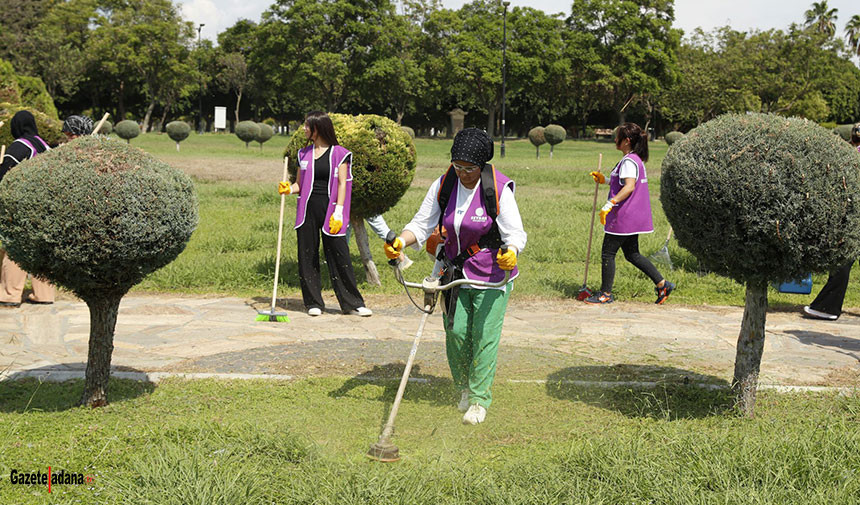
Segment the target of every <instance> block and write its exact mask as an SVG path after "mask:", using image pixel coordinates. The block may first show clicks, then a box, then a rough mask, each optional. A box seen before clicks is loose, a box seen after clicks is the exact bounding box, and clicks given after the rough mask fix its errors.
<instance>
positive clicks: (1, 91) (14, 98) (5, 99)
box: [0, 58, 21, 103]
mask: <svg viewBox="0 0 860 505" xmlns="http://www.w3.org/2000/svg"><path fill="white" fill-rule="evenodd" d="M0 103H21V91H20V90H19V89H18V79H17V75H16V74H15V69H14V68H12V64H11V63H9V62H8V61H5V60H3V59H2V58H0Z"/></svg>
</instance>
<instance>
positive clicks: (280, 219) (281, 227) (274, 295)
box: [272, 156, 290, 313]
mask: <svg viewBox="0 0 860 505" xmlns="http://www.w3.org/2000/svg"><path fill="white" fill-rule="evenodd" d="M289 161H290V159H289V158H288V157H286V156H284V176H283V177H281V180H282V181H286V180H287V175H288V174H287V166H288V164H289ZM286 202H287V195H281V215H280V217H278V251H277V253H275V283H274V284H275V285H274V287H273V288H272V313H274V312H275V300H276V299H277V296H278V275H280V272H281V239H282V238H283V236H284V204H285V203H286Z"/></svg>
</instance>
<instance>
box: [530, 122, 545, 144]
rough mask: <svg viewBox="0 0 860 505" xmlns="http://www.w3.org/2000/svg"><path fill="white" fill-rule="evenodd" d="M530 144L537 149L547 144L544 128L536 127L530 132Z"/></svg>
mask: <svg viewBox="0 0 860 505" xmlns="http://www.w3.org/2000/svg"><path fill="white" fill-rule="evenodd" d="M528 136H529V142H531V143H532V145H533V146H535V147H540V146H542V145H544V144H546V137H545V136H544V127H543V126H535V127H534V128H532V129H531V130H529V135H528Z"/></svg>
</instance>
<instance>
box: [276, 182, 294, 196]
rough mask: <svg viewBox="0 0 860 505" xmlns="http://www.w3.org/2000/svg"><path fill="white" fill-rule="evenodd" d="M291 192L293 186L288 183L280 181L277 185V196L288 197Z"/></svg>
mask: <svg viewBox="0 0 860 505" xmlns="http://www.w3.org/2000/svg"><path fill="white" fill-rule="evenodd" d="M292 192H293V185H292V184H290V181H281V182H279V183H278V194H279V195H289V194H290V193H292Z"/></svg>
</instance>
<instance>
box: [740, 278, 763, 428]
mask: <svg viewBox="0 0 860 505" xmlns="http://www.w3.org/2000/svg"><path fill="white" fill-rule="evenodd" d="M766 321H767V284H766V283H762V284H758V285H756V284H753V283H748V284H747V293H746V300H745V302H744V318H743V323H741V333H740V335H739V336H738V349H737V355H736V356H735V376H734V379H733V380H732V388H733V389H734V391H735V394H736V395H737V406H738V408H739V409H740V411H741V412H743V413H744V414H745V415H747V416H748V417H753V410H754V408H755V397H756V388H757V387H758V373H759V368H760V367H761V355H762V352H763V351H764V326H765V322H766Z"/></svg>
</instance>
